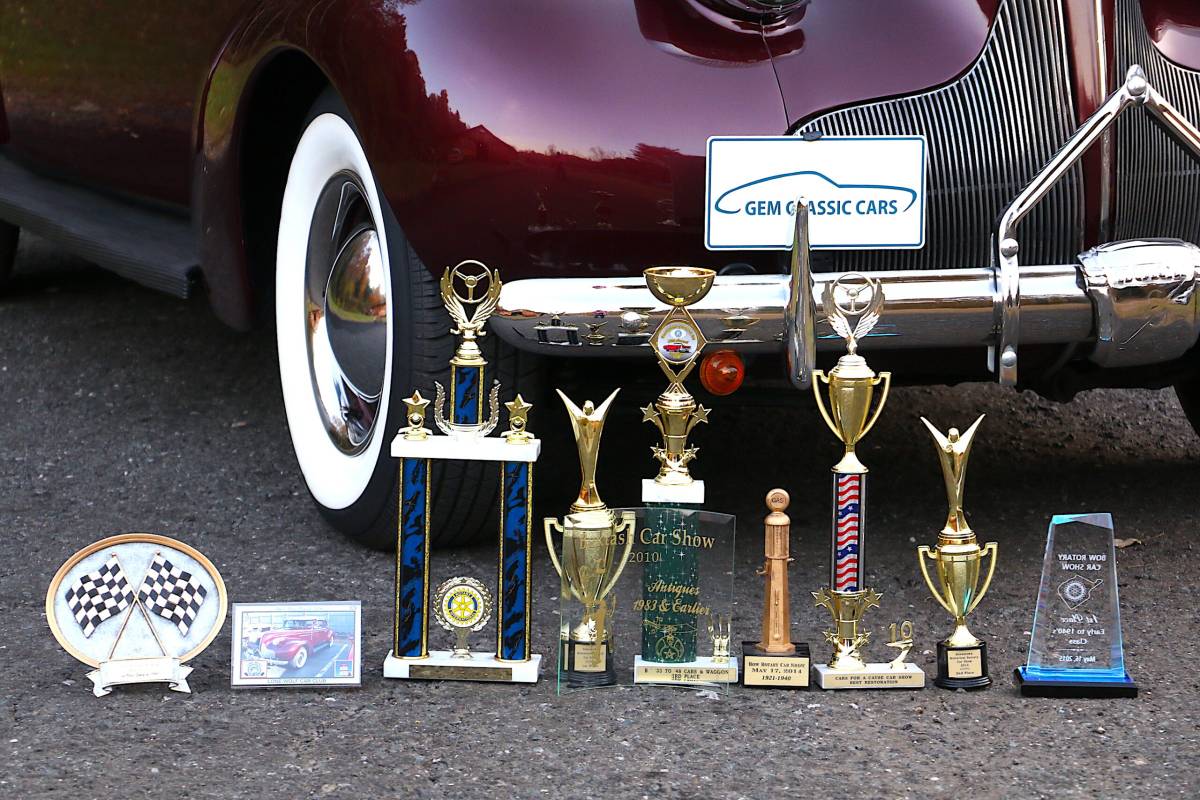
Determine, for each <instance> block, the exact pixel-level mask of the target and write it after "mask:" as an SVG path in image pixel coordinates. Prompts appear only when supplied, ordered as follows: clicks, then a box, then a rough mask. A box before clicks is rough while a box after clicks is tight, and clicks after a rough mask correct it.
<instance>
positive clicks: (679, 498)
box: [642, 478, 704, 505]
mask: <svg viewBox="0 0 1200 800" xmlns="http://www.w3.org/2000/svg"><path fill="white" fill-rule="evenodd" d="M642 502H643V503H690V504H692V505H700V504H702V503H703V502H704V481H692V482H691V483H689V484H688V485H687V486H663V485H662V484H661V483H655V482H654V479H653V478H644V479H643V480H642Z"/></svg>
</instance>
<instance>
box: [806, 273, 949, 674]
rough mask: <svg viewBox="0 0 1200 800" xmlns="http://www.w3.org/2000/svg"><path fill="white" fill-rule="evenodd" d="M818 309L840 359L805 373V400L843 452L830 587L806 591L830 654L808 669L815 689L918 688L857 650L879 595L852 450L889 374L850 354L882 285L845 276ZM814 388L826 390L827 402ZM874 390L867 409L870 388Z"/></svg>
mask: <svg viewBox="0 0 1200 800" xmlns="http://www.w3.org/2000/svg"><path fill="white" fill-rule="evenodd" d="M821 305H822V307H823V309H824V312H825V317H826V320H827V321H828V322H829V326H830V327H831V328H832V329H833V331H834V333H836V334H837V335H838V336H840V337H841V338H843V339H845V340H846V353H845V354H844V355H842V356H841V357H840V358H838V360H837V364H836V365H835V366H834V368H833V369H832V370H830V371H829V372H828V374H826V373H825V372H824V371H822V370H815V371H814V372H813V377H814V380H813V395H814V396H815V397H816V401H817V408H818V410H819V411H820V412H821V418H822V419H824V420H825V424H826V425H827V426H829V429H830V430H831V431H833V434H834V435H835V436H837V437H838V440H839V441H840V442H841V443H842V446H843V448H844V452H843V454H842V458H841V460H839V461H838V463H837V464H835V465H834V466H833V503H832V507H833V518H832V525H831V527H832V531H831V538H832V547H831V551H832V552H831V558H830V586H829V587H827V588H822V589H821V590H819V591H816V592H813V593H812V594H813V599H814V600H815V601H816V604H817V605H818V606H824V607H825V608H827V609H828V610H829V613H830V616H831V617H832V621H833V630H829V631H826V632H825V639H826V641H827V642H829V643H830V644H832V645H833V655H832V656H831V658H830V660H829V663H828V664H818V665H817V666H816V671H817V685H818V686H820V687H821V688H823V689H849V688H859V689H866V688H881V689H882V688H920V687H922V686H924V685H925V673H924V672H922V671H921V670H920V668H918V667H917V666H916V665H915V664H911V663H907V662H906V663H904V665H903V668H896V669H893V668H892V667H891V666H890V665H889V664H887V663H868V662H866V660H865V659H864V658H863V655H862V650H863V648H864V647H865V646H866V645H867V643H868V642H869V641H870V633H869V632H867V631H860V629H859V628H860V625H861V624H862V621H863V617H864V615H865V614H866V612H867V611H868V610H870V609H871V608H875V607H877V606H878V605H879V601H880V599H881V595H880V594H879V593H878V592H876V591H875V590H874V589H871V588H869V587H867V586H866V585H865V577H866V547H865V546H866V531H867V473H868V472H869V470H868V469H867V466H866V465H865V464H864V463H863V462H862V461H861V460H860V459H859V457H858V454H857V453H856V452H855V448H856V447H857V445H858V443H859V442H860V441H862V439H863V437H865V436H866V435H867V433H869V432H870V430H871V428H872V427H874V425H875V423H876V422H877V421H878V420H879V415H880V413H881V412H882V411H883V407H884V405H885V404H886V403H887V396H888V391H889V389H890V388H891V381H892V376H891V373H890V372H882V373H879V374H878V375H877V374H876V373H875V371H874V370H872V369H871V367H870V366H869V365H868V364H867V361H866V359H865V358H863V357H862V356H861V355H859V354H858V347H859V344H860V343H861V341H862V340H863V339H865V338H866V337H867V335H868V334H870V333H871V331H872V330H873V329H874V328H875V326H876V325H877V324H878V323H879V319H880V316H881V314H882V312H883V307H884V295H883V286H882V285H881V284H880V282H879V281H877V280H873V279H871V278H868V277H866V276H865V275H860V274H858V273H848V274H846V275H842V276H840V277H839V278H838V279H837V280H835V281H831V282H828V283H826V284H825V288H824V290H823V292H822V296H821ZM822 385H824V386H825V387H827V388H826V394H827V395H828V401H826V400H825V397H824V395H823V393H822ZM881 385H882V387H883V388H882V390H881V391H880V394H879V399H878V401H877V402H875V403H874V406H875V407H874V410H873V411H872V403H873V400H874V395H875V389H876V388H877V387H879V386H881Z"/></svg>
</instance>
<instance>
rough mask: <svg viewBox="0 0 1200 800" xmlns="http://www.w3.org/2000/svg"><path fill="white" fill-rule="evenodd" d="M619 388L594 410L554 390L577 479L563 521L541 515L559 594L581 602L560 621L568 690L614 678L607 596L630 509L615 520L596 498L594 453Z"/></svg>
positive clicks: (621, 565) (624, 553) (628, 530)
mask: <svg viewBox="0 0 1200 800" xmlns="http://www.w3.org/2000/svg"><path fill="white" fill-rule="evenodd" d="M619 391H620V389H617V390H616V391H614V392H613V393H612V394H610V395H609V396H608V399H606V400H605V401H604V402H603V403H601V404H600V407H599V408H597V407H595V406H594V405H593V404H592V401H591V400H588V401H587V402H585V403H584V404H583V408H580V407H579V406H577V405H575V404H574V403H572V402H571V400H570V398H568V397H567V396H566V395H565V394H563V393H562V391H559V392H558V396H559V397H561V398H562V401H563V405H565V406H566V407H567V413H568V414H569V415H570V417H571V429H572V431H574V433H575V444H576V446H577V447H578V448H579V468H580V471H581V473H582V481H581V483H580V486H579V496H578V497H577V498H576V499H575V502H574V503H572V504H571V510H570V513H568V514H567V516H566V517H564V518H563V521H562V522H561V523H560V522H559V521H558V520H557V519H555V518H553V517H547V518H546V519H545V529H546V547H547V548H548V549H549V550H550V560H551V561H552V562H553V563H554V569H555V570H556V571H557V572H558V575H559V578H560V579H561V580H562V589H561V591H562V597H563V598H564V599H565V598H566V597H568V596H569V597H573V598H574V599H575V600H578V601H579V602H580V603H582V604H583V616H582V617H581V618H580V621H579V623H578V624H575V625H572V624H571V622H569V621H567V620H565V619H564V629H563V631H562V634H561V639H562V641H561V642H560V644H559V646H560V652H559V663H560V669H559V672H560V689H561V675H562V674H565V676H566V688H568V689H586V688H594V687H599V686H612V685H615V684H616V682H617V673H616V669H615V668H614V666H613V648H612V625H611V618H612V607H613V598H611V597H610V595H611V593H612V590H613V588H614V587H615V586H616V585H617V580H618V579H619V578H620V577H621V573H622V572H624V570H625V565H626V564H627V563H628V562H629V554H630V552H631V551H632V550H633V543H634V530H633V528H634V513H633V512H632V511H625V512H622V514H621V516H620V521H619V522H618V521H617V515H616V514H614V513H613V511H612V510H610V509H609V507H608V506H606V505H605V504H604V501H603V500H601V499H600V491H599V490H598V489H597V488H596V463H597V461H598V460H599V457H600V434H601V433H603V431H604V418H605V417H606V416H607V415H608V411H609V408H610V407H611V406H612V403H613V400H614V399H615V398H616V396H617V392H619ZM555 531H557V532H558V533H560V534H561V535H562V557H561V558H559V556H558V552H557V550H556V548H555V546H554V532H555ZM618 551H619V552H620V555H619V556H618Z"/></svg>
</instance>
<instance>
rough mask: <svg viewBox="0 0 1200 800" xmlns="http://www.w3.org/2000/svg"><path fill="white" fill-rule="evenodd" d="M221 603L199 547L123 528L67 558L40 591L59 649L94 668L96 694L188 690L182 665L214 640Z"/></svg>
mask: <svg viewBox="0 0 1200 800" xmlns="http://www.w3.org/2000/svg"><path fill="white" fill-rule="evenodd" d="M227 605H228V599H227V597H226V594H225V583H224V581H222V580H221V575H220V573H218V572H217V569H216V567H214V566H213V564H212V562H211V561H209V560H208V559H207V558H205V557H204V556H203V555H202V554H201V553H200V552H199V551H197V550H195V549H194V548H192V547H189V546H188V545H186V544H184V543H183V542H178V541H175V540H174V539H168V538H167V537H165V536H158V535H155V534H149V533H127V534H122V535H120V536H111V537H109V538H107V539H102V540H100V541H98V542H94V543H92V544H90V545H88V546H87V547H85V548H83V549H82V550H80V551H79V552H77V553H75V554H74V555H73V556H71V557H70V558H69V559H67V561H66V563H64V564H63V565H62V567H60V568H59V570H58V572H57V573H56V574H55V575H54V578H53V579H52V580H51V581H50V588H49V590H48V591H47V592H46V620H47V621H48V622H49V624H50V630H51V631H52V632H53V633H54V638H55V639H57V640H58V643H59V644H60V645H62V647H63V649H64V650H66V651H67V652H68V653H70V654H71V655H72V656H74V657H75V658H77V659H79V660H80V661H82V662H83V663H85V664H87V665H88V666H91V667H95V669H94V670H93V671H92V672H89V673H88V674H87V677H88V679H89V680H91V681H92V684H93V688H92V693H93V694H94V695H95V696H96V697H103V696H104V695H106V694H109V693H110V692H111V691H112V690H113V687H115V686H121V685H126V684H133V683H165V684H167V686H168V688H170V689H171V690H172V691H175V692H184V693H190V692H191V689H190V687H189V686H188V684H187V677H188V675H189V674H190V673H191V672H192V668H191V667H189V666H185V664H186V663H187V662H188V661H191V660H192V659H193V658H195V657H196V656H197V655H199V654H200V652H201V651H203V650H204V648H206V647H208V645H210V644H211V643H212V641H213V639H215V638H216V636H217V634H218V633H219V632H220V630H221V627H222V626H223V625H224V623H225V612H226V608H227Z"/></svg>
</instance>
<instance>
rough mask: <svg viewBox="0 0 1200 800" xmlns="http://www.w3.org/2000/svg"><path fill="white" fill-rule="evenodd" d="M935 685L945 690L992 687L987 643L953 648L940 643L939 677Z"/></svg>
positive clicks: (938, 650)
mask: <svg viewBox="0 0 1200 800" xmlns="http://www.w3.org/2000/svg"><path fill="white" fill-rule="evenodd" d="M933 683H934V685H935V686H940V687H942V688H943V689H986V688H987V687H989V686H991V685H992V679H991V677H990V676H989V675H988V660H987V642H980V643H979V644H977V645H975V646H974V647H951V646H950V645H948V644H946V643H945V642H938V643H937V677H936V678H934V679H933Z"/></svg>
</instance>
